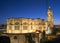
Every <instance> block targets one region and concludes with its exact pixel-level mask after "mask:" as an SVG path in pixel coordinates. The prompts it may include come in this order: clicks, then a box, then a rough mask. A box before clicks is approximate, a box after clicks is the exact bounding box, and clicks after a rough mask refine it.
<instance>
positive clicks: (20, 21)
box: [5, 7, 54, 43]
mask: <svg viewBox="0 0 60 43" xmlns="http://www.w3.org/2000/svg"><path fill="white" fill-rule="evenodd" d="M47 14H48V16H47V20H44V19H40V18H36V19H31V18H9V19H7V29H6V32H5V34H6V33H7V34H6V35H8V36H9V38H10V41H11V43H28V41H27V40H26V37H25V35H24V34H29V33H35V34H37V31H40V32H43V31H45V32H46V33H47V34H49V33H51V29H50V28H52V27H53V26H54V21H53V15H52V10H51V8H50V7H49V8H48V12H47ZM12 34H13V35H12ZM21 34H23V35H21ZM39 34H40V33H39V32H38V36H37V37H35V39H34V38H33V39H34V40H35V43H39V42H38V41H40V36H41V35H40V36H39ZM35 36H36V35H35Z"/></svg>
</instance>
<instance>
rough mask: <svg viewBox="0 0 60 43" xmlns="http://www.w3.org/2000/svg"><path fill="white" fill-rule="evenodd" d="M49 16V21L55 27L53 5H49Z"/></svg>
mask: <svg viewBox="0 0 60 43" xmlns="http://www.w3.org/2000/svg"><path fill="white" fill-rule="evenodd" d="M47 14H48V16H47V21H48V23H49V25H50V27H53V25H54V21H53V11H52V9H51V7H50V6H49V8H48V12H47Z"/></svg>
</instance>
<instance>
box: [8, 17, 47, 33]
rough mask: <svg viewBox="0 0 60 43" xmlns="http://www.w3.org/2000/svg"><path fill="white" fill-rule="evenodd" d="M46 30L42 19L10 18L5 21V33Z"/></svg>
mask: <svg viewBox="0 0 60 43" xmlns="http://www.w3.org/2000/svg"><path fill="white" fill-rule="evenodd" d="M36 30H39V31H43V30H46V21H45V20H43V19H28V18H10V19H8V20H7V33H31V32H36Z"/></svg>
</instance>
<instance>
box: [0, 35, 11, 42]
mask: <svg viewBox="0 0 60 43" xmlns="http://www.w3.org/2000/svg"><path fill="white" fill-rule="evenodd" d="M0 42H1V43H10V38H9V37H8V36H0Z"/></svg>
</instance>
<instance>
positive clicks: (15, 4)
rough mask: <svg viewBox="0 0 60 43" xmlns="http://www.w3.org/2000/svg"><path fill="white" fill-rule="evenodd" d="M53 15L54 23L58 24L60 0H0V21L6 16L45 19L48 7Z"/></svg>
mask: <svg viewBox="0 0 60 43" xmlns="http://www.w3.org/2000/svg"><path fill="white" fill-rule="evenodd" d="M49 6H50V7H51V8H52V10H53V15H54V23H55V24H60V19H59V18H60V0H0V23H6V20H7V18H11V17H14V18H18V17H25V18H41V19H45V20H46V19H47V10H48V7H49Z"/></svg>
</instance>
